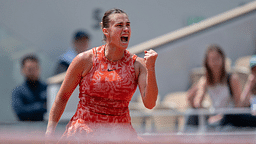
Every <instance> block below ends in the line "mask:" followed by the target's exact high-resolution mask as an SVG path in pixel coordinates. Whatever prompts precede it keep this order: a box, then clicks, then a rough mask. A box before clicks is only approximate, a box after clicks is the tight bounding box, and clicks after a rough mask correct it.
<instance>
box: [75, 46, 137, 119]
mask: <svg viewBox="0 0 256 144" xmlns="http://www.w3.org/2000/svg"><path fill="white" fill-rule="evenodd" d="M92 50H93V67H92V69H91V70H90V71H89V72H88V73H87V74H86V76H85V77H83V78H82V80H81V82H80V84H79V86H80V88H79V91H80V93H79V99H80V101H79V104H78V107H77V111H76V113H75V115H74V116H73V118H72V119H71V121H74V120H77V119H82V120H84V121H85V122H88V123H130V122H131V118H130V114H129V109H128V105H129V102H130V100H131V98H132V96H133V94H134V92H135V90H136V88H137V79H136V75H135V70H134V62H135V60H136V58H137V56H136V55H134V54H133V55H132V54H131V53H129V51H127V50H125V52H124V56H123V58H122V59H121V60H119V61H116V62H112V61H109V60H108V59H107V58H106V57H105V45H103V46H100V47H96V48H93V49H92Z"/></svg>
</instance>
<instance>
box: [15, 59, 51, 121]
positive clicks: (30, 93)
mask: <svg viewBox="0 0 256 144" xmlns="http://www.w3.org/2000/svg"><path fill="white" fill-rule="evenodd" d="M21 73H22V74H23V76H24V78H25V82H24V83H23V84H22V85H20V86H18V87H16V88H15V89H14V90H13V92H12V107H13V109H14V111H15V113H16V114H17V116H18V118H19V120H20V121H43V120H44V113H45V112H46V88H47V85H46V84H45V83H43V82H42V81H40V79H39V76H40V65H39V60H38V58H37V57H36V56H35V55H27V56H25V57H24V58H23V59H22V61H21Z"/></svg>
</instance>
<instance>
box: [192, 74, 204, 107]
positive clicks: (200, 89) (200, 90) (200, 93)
mask: <svg viewBox="0 0 256 144" xmlns="http://www.w3.org/2000/svg"><path fill="white" fill-rule="evenodd" d="M206 85H207V83H206V77H205V76H203V77H201V78H200V80H199V81H198V83H197V92H196V95H195V98H194V102H193V103H194V107H195V108H201V107H202V101H203V99H204V96H205V92H206Z"/></svg>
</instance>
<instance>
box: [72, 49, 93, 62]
mask: <svg viewBox="0 0 256 144" xmlns="http://www.w3.org/2000/svg"><path fill="white" fill-rule="evenodd" d="M92 58H93V52H92V50H88V51H85V52H82V53H80V54H78V55H77V56H76V58H75V59H77V60H78V61H80V62H88V61H92Z"/></svg>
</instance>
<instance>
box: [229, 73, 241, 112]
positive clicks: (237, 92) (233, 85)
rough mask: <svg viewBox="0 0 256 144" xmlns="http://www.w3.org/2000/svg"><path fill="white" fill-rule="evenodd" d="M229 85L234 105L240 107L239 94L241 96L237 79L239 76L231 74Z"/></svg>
mask: <svg viewBox="0 0 256 144" xmlns="http://www.w3.org/2000/svg"><path fill="white" fill-rule="evenodd" d="M230 86H231V90H232V94H233V98H234V102H235V106H236V107H242V105H241V102H240V96H241V92H242V90H241V84H240V81H239V77H238V75H237V74H232V75H231V77H230Z"/></svg>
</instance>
